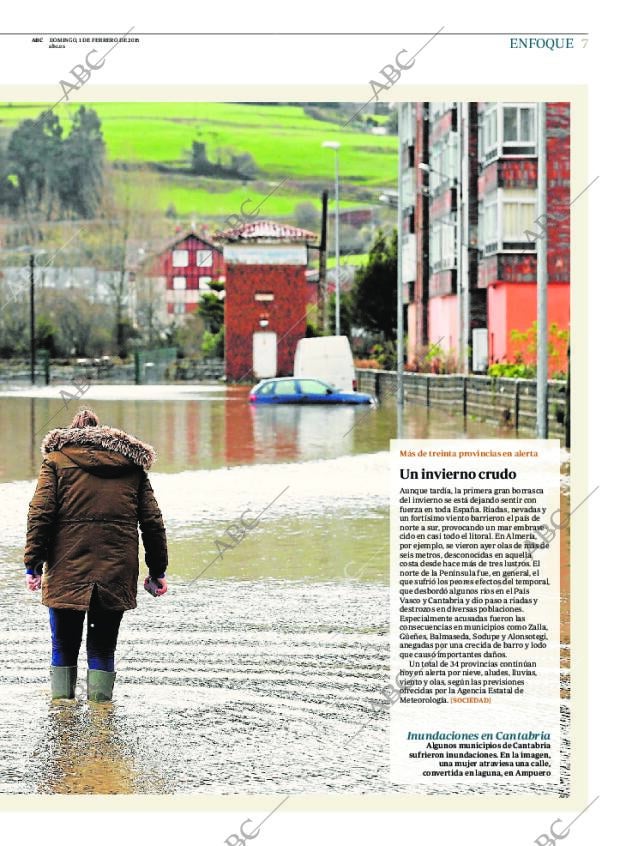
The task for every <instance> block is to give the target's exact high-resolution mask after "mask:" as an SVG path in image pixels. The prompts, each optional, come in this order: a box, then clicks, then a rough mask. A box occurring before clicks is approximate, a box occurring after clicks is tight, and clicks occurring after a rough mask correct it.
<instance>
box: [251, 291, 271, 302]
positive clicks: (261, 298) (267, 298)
mask: <svg viewBox="0 0 620 846" xmlns="http://www.w3.org/2000/svg"><path fill="white" fill-rule="evenodd" d="M254 300H255V301H256V302H257V303H272V302H273V294H272V293H271V291H257V292H256V293H255V294H254Z"/></svg>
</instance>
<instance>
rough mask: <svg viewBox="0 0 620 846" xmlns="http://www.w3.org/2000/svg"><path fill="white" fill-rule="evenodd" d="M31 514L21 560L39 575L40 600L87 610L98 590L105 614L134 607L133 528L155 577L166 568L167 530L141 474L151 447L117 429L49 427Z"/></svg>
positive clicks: (150, 458) (135, 556) (135, 542)
mask: <svg viewBox="0 0 620 846" xmlns="http://www.w3.org/2000/svg"><path fill="white" fill-rule="evenodd" d="M41 453H42V454H43V464H42V466H41V472H40V474H39V480H38V483H37V488H36V491H35V494H34V497H33V499H32V502H31V503H30V509H29V511H28V528H27V537H26V551H25V555H24V562H25V564H26V567H31V568H33V569H34V570H35V571H36V572H40V571H41V569H42V565H43V562H46V566H45V570H44V572H43V582H42V590H43V596H42V601H43V604H44V605H48V606H49V607H50V608H72V609H75V610H80V611H85V610H86V609H87V608H88V606H89V603H90V596H91V593H92V591H93V589H94V587H95V585H96V586H97V589H98V594H99V601H100V603H101V606H102V607H103V608H106V609H109V610H117V611H121V610H122V611H126V610H129V609H131V608H135V607H136V593H137V582H138V526H139V527H140V531H141V533H142V542H143V544H144V549H145V557H146V564H147V567H148V568H149V572H150V573H151V575H153V576H156V577H157V576H160V575H163V573H164V572H165V570H166V567H167V564H168V553H167V546H166V531H165V528H164V523H163V520H162V516H161V512H160V510H159V506H158V505H157V500H156V499H155V496H154V494H153V489H152V487H151V484H150V482H149V479H148V476H147V474H146V471H147V470H148V469H149V468H150V467H151V464H152V463H153V461H154V460H155V452H154V450H153V448H152V447H151V446H149V444H145V443H142V441H139V440H137V439H136V438H133V437H132V436H131V435H128V434H127V433H125V432H122V431H121V430H120V429H112V428H109V427H107V426H87V427H85V428H81V429H54V430H53V431H51V432H49V433H48V434H47V435H46V437H45V438H44V440H43V443H42V445H41Z"/></svg>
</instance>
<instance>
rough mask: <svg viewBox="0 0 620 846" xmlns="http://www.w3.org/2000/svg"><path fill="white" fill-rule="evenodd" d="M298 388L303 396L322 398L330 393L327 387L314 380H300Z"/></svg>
mask: <svg viewBox="0 0 620 846" xmlns="http://www.w3.org/2000/svg"><path fill="white" fill-rule="evenodd" d="M299 387H300V388H301V392H302V393H303V394H318V395H319V396H323V397H324V396H327V394H329V393H331V391H330V389H329V386H328V385H325V384H324V383H323V382H317V381H316V379H302V380H301V381H300V382H299Z"/></svg>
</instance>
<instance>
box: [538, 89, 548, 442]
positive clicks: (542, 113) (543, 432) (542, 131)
mask: <svg viewBox="0 0 620 846" xmlns="http://www.w3.org/2000/svg"><path fill="white" fill-rule="evenodd" d="M546 121H547V106H546V103H539V104H538V132H537V136H538V144H537V146H538V190H537V196H538V220H541V219H542V220H546V217H544V215H546V214H547V143H546V141H547V127H546ZM536 245H537V246H536V323H537V332H536V359H537V360H536V437H538V438H546V437H547V365H548V346H549V342H548V338H547V237H546V234H544V233H543V235H542V237H541V238H539V239H538V240H537V242H536Z"/></svg>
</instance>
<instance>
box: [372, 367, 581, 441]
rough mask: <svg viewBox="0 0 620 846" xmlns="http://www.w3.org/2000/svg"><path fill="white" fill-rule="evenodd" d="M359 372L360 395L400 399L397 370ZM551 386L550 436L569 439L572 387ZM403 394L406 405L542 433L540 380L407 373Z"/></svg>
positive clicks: (551, 382) (557, 383)
mask: <svg viewBox="0 0 620 846" xmlns="http://www.w3.org/2000/svg"><path fill="white" fill-rule="evenodd" d="M355 372H356V377H357V384H358V388H359V390H360V391H365V392H367V393H371V394H374V395H375V396H376V397H377V399H378V400H380V401H386V400H387V401H389V400H391V401H394V399H395V397H396V373H395V372H394V371H391V370H370V369H365V368H363V369H362V368H358V369H356V371H355ZM548 386H549V387H548V396H547V420H548V430H549V434H550V435H551V436H554V437H562V438H566V435H567V432H568V429H569V426H570V414H569V407H570V404H569V403H568V402H567V383H566V382H564V381H559V380H554V379H550V380H549V383H548ZM403 390H404V399H405V402H411V403H416V404H419V405H425V406H427V408H439V409H443V410H445V411H447V412H448V413H451V414H462V415H464V416H466V417H469V418H471V419H474V420H480V421H483V422H488V423H494V424H496V425H501V426H504V427H508V428H514V429H515V430H516V431H519V432H525V433H528V434H530V433H531V434H533V433H534V432H535V431H536V380H535V379H506V378H498V377H492V376H462V375H458V374H449V375H445V376H442V375H437V374H426V373H407V372H405V373H404V374H403Z"/></svg>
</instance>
